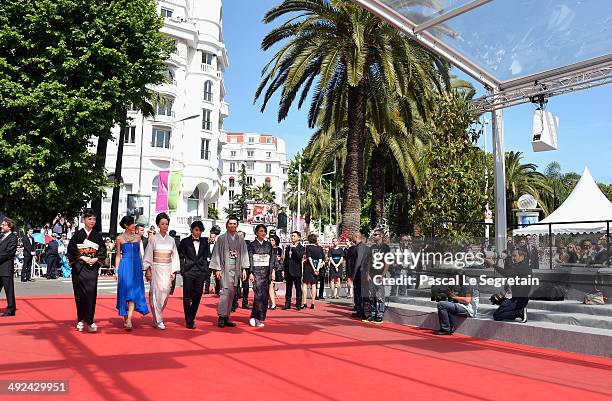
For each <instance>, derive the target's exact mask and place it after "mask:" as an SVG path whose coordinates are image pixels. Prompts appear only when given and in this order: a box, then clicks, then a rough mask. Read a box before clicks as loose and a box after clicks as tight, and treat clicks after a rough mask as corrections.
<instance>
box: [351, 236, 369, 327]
mask: <svg viewBox="0 0 612 401" xmlns="http://www.w3.org/2000/svg"><path fill="white" fill-rule="evenodd" d="M353 243H354V244H355V250H354V251H353V252H354V258H355V261H354V262H353V271H352V276H351V278H352V279H353V294H354V301H355V313H353V314H352V315H351V317H356V318H359V319H365V318H366V311H365V302H364V296H363V295H365V293H366V292H365V291H364V289H369V285H368V267H369V259H370V256H371V250H370V247H369V246H367V245H366V244H365V243H364V242H363V237H362V236H361V233H356V234H355V235H354V236H353Z"/></svg>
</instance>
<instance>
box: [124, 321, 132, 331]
mask: <svg viewBox="0 0 612 401" xmlns="http://www.w3.org/2000/svg"><path fill="white" fill-rule="evenodd" d="M125 329H126V330H127V331H132V321H131V320H126V321H125Z"/></svg>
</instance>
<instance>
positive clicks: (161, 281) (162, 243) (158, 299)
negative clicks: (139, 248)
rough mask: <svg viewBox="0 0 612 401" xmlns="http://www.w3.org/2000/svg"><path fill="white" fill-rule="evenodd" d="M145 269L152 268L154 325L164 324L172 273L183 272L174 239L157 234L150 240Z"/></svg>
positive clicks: (150, 292)
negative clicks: (164, 311)
mask: <svg viewBox="0 0 612 401" xmlns="http://www.w3.org/2000/svg"><path fill="white" fill-rule="evenodd" d="M143 267H144V269H145V270H146V269H148V268H149V267H150V268H151V288H150V289H149V305H150V306H151V312H152V315H153V323H154V324H158V323H162V322H163V321H164V318H163V315H162V313H163V310H164V308H165V307H166V303H167V302H168V296H169V295H170V289H171V288H172V273H175V272H179V271H180V270H181V268H180V261H179V255H178V250H177V249H176V243H175V242H174V238H172V237H171V236H170V235H166V236H165V237H162V236H161V235H160V234H159V233H158V234H155V236H154V237H153V238H149V243H148V245H147V249H146V250H145V255H144V261H143Z"/></svg>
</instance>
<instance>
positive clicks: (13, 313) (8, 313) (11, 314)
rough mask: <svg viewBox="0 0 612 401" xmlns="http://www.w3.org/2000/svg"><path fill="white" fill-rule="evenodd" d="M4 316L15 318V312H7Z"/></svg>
mask: <svg viewBox="0 0 612 401" xmlns="http://www.w3.org/2000/svg"><path fill="white" fill-rule="evenodd" d="M2 316H15V311H6V312H4V313H3V314H2Z"/></svg>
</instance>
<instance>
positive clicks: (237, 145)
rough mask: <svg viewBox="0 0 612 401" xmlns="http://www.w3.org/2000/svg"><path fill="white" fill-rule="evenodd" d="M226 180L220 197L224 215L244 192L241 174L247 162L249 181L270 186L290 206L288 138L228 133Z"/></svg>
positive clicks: (224, 156) (224, 161)
mask: <svg viewBox="0 0 612 401" xmlns="http://www.w3.org/2000/svg"><path fill="white" fill-rule="evenodd" d="M221 161H222V180H223V185H225V187H226V188H227V190H226V191H225V192H224V193H223V194H222V195H221V196H220V197H219V202H218V204H219V211H220V212H222V213H221V215H222V216H225V215H226V214H225V213H223V211H224V210H225V208H228V207H229V206H230V203H231V199H232V198H233V196H234V195H235V194H239V193H240V192H241V188H240V184H239V174H240V168H241V165H242V164H244V165H245V170H246V176H247V182H248V183H249V184H250V185H252V186H259V185H262V184H267V185H270V187H271V188H272V191H274V193H275V195H276V199H275V202H276V203H277V204H279V205H286V204H287V199H286V192H287V188H288V183H287V174H288V170H289V161H288V160H287V153H286V150H285V141H284V140H282V139H280V138H278V137H275V136H272V135H266V134H254V133H240V132H228V133H227V144H225V145H223V149H222V151H221Z"/></svg>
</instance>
